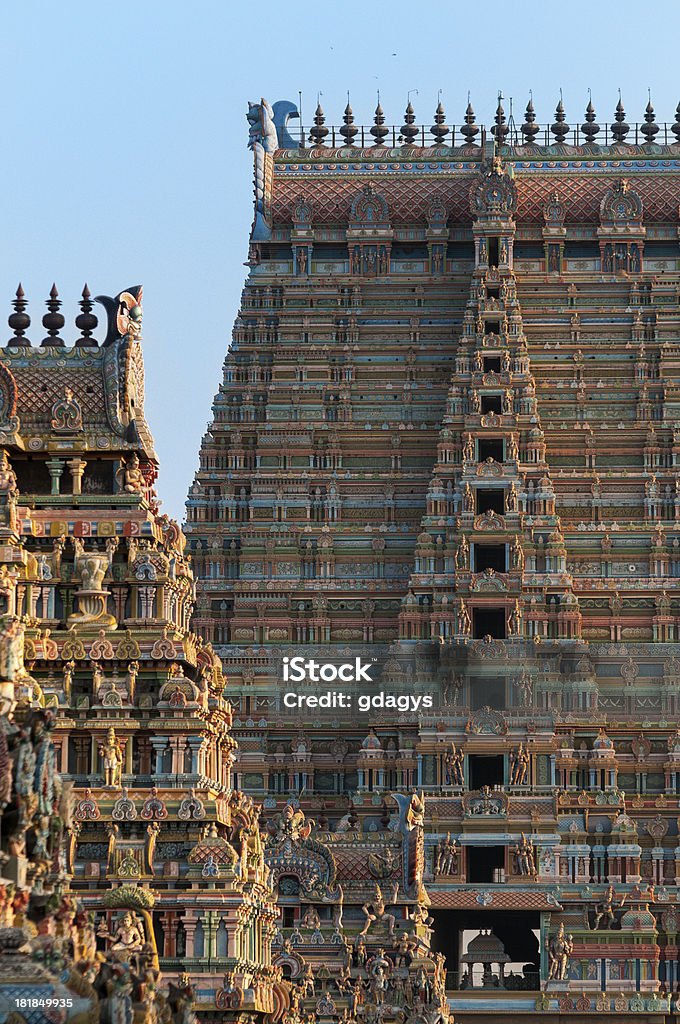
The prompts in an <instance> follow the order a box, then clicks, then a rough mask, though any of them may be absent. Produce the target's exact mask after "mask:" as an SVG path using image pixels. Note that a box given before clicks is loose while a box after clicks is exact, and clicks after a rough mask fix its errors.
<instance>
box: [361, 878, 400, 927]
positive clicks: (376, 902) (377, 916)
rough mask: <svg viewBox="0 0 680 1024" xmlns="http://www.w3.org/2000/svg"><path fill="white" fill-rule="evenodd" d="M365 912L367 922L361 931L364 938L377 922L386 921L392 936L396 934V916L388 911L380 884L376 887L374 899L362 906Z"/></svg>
mask: <svg viewBox="0 0 680 1024" xmlns="http://www.w3.org/2000/svg"><path fill="white" fill-rule="evenodd" d="M361 909H362V910H363V913H364V917H365V923H364V927H363V929H362V930H361V931H360V932H359V935H361V936H363V937H364V938H365V937H366V935H367V934H368V931H369V929H370V928H371V925H373V924H374V923H375V922H380V923H384V924H386V925H387V929H388V933H389V935H390V938H392V937H393V935H394V926H395V918H394V915H393V914H388V913H387V905H386V903H385V900H384V899H383V894H382V891H381V889H380V886H379V885H376V887H375V895H374V897H373V900H372V901H370V902H367V903H364V905H363V907H362V908H361Z"/></svg>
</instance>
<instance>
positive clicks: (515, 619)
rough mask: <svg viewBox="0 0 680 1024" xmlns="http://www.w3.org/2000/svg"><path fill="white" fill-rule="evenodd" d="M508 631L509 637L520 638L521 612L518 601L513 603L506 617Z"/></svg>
mask: <svg viewBox="0 0 680 1024" xmlns="http://www.w3.org/2000/svg"><path fill="white" fill-rule="evenodd" d="M508 629H509V632H510V635H511V636H520V634H521V632H522V612H521V610H520V606H519V601H515V607H514V608H513V610H512V611H511V612H510V614H509V615H508Z"/></svg>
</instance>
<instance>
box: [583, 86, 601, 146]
mask: <svg viewBox="0 0 680 1024" xmlns="http://www.w3.org/2000/svg"><path fill="white" fill-rule="evenodd" d="M585 117H586V120H585V123H584V124H582V125H581V132H582V134H583V137H584V138H585V140H586V143H587V144H588V145H589V146H593V145H594V144H595V136H596V135H597V134H598V133H599V131H600V126H599V124H597V122H596V120H595V107H594V106H593V101H592V99H591V98H590V97H588V106H587V107H586V114H585Z"/></svg>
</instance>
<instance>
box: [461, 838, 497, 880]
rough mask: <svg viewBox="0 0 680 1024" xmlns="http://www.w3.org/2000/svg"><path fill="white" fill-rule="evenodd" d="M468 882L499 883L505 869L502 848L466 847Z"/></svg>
mask: <svg viewBox="0 0 680 1024" xmlns="http://www.w3.org/2000/svg"><path fill="white" fill-rule="evenodd" d="M467 855H468V856H467V862H468V865H467V881H468V882H492V883H493V882H500V881H502V878H501V871H502V870H503V868H504V867H505V847H504V846H468V849H467Z"/></svg>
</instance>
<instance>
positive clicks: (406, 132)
mask: <svg viewBox="0 0 680 1024" xmlns="http://www.w3.org/2000/svg"><path fill="white" fill-rule="evenodd" d="M415 119H416V115H415V113H414V112H413V105H412V103H411V101H410V100H409V101H408V103H407V104H406V111H405V112H404V123H403V125H402V127H401V137H402V139H403V140H404V145H405V146H412V145H413V140H414V139H415V137H416V135H417V134H418V129H417V128H416V126H415V124H414V121H415Z"/></svg>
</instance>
